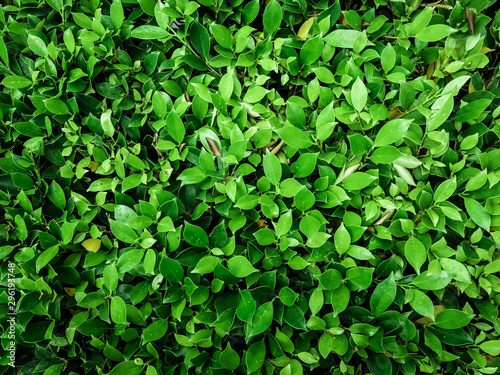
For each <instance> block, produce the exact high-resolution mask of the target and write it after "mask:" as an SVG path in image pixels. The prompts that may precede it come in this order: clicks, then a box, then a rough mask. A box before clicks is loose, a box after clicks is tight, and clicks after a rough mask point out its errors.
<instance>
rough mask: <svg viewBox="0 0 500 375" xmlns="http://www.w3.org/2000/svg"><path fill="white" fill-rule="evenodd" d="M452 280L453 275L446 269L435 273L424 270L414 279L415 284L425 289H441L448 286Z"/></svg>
mask: <svg viewBox="0 0 500 375" xmlns="http://www.w3.org/2000/svg"><path fill="white" fill-rule="evenodd" d="M450 281H451V276H450V275H448V273H446V272H445V271H441V272H438V273H435V274H429V272H428V271H424V272H422V273H421V274H420V275H418V276H417V277H415V279H413V285H415V286H416V287H418V288H420V289H424V290H439V289H443V288H444V287H446V286H447V285H448V284H449V283H450Z"/></svg>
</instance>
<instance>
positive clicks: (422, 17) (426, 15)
mask: <svg viewBox="0 0 500 375" xmlns="http://www.w3.org/2000/svg"><path fill="white" fill-rule="evenodd" d="M433 11H434V9H433V8H432V7H425V8H424V9H423V10H422V11H421V12H420V13H419V14H418V15H417V16H416V17H415V18H414V20H413V21H412V22H411V24H410V27H409V29H408V34H409V35H412V36H415V35H416V34H417V33H418V32H419V31H421V30H423V29H425V27H426V26H427V25H428V24H429V22H430V20H431V18H432V14H433Z"/></svg>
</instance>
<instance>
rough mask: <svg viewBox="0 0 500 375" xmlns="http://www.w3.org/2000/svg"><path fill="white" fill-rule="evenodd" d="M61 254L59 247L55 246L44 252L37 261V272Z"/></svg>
mask: <svg viewBox="0 0 500 375" xmlns="http://www.w3.org/2000/svg"><path fill="white" fill-rule="evenodd" d="M58 253H59V246H58V245H55V246H52V247H49V248H48V249H47V250H45V251H43V252H42V253H41V254H40V256H39V257H38V258H37V259H36V272H39V271H40V270H41V269H42V268H43V267H45V266H46V265H47V264H48V263H49V262H50V261H51V260H52V259H54V257H55V256H56V255H57V254H58Z"/></svg>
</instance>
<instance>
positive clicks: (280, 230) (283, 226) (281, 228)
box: [276, 210, 293, 236]
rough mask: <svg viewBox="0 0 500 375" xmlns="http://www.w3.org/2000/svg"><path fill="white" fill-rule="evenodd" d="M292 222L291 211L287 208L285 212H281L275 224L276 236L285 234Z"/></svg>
mask: <svg viewBox="0 0 500 375" xmlns="http://www.w3.org/2000/svg"><path fill="white" fill-rule="evenodd" d="M292 224H293V216H292V211H291V210H288V211H287V212H286V213H284V214H282V215H281V216H280V218H279V219H278V223H277V224H276V234H277V235H278V236H283V235H285V234H287V233H288V232H289V231H290V229H291V228H292Z"/></svg>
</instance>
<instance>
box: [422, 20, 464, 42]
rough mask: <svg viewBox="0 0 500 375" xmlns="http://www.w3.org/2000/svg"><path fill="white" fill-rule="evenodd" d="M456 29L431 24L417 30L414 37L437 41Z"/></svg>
mask: <svg viewBox="0 0 500 375" xmlns="http://www.w3.org/2000/svg"><path fill="white" fill-rule="evenodd" d="M456 31H457V30H456V29H454V28H452V27H450V26H448V25H442V24H437V25H431V26H427V27H426V28H424V29H422V30H420V31H419V32H417V34H416V35H415V38H417V39H419V40H421V41H422V42H437V41H439V40H441V39H444V38H446V37H447V36H448V35H450V34H452V33H454V32H456Z"/></svg>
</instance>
